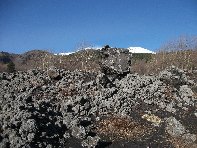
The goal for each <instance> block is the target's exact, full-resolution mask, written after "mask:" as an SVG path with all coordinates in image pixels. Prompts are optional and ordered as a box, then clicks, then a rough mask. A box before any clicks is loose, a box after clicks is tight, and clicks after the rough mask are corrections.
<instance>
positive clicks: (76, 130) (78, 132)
mask: <svg viewBox="0 0 197 148" xmlns="http://www.w3.org/2000/svg"><path fill="white" fill-rule="evenodd" d="M71 134H72V136H74V137H76V138H79V139H83V138H84V137H85V135H86V132H85V128H84V127H83V126H79V127H77V126H75V127H73V128H72V133H71Z"/></svg>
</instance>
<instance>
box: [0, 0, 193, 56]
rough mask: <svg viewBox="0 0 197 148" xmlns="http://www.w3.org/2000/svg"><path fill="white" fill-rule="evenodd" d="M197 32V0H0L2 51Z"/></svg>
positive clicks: (155, 41)
mask: <svg viewBox="0 0 197 148" xmlns="http://www.w3.org/2000/svg"><path fill="white" fill-rule="evenodd" d="M185 34H186V35H197V0H0V51H7V52H14V53H23V52H25V51H28V50H31V49H50V50H51V51H52V52H65V51H72V50H75V48H76V46H77V45H78V44H79V43H81V42H84V41H85V42H88V43H91V44H92V45H95V46H103V45H105V44H109V45H110V46H113V47H129V46H141V47H144V48H148V49H150V50H156V49H157V48H159V47H160V46H161V45H162V44H163V43H165V42H166V41H168V40H170V39H174V38H176V37H178V36H180V35H185Z"/></svg>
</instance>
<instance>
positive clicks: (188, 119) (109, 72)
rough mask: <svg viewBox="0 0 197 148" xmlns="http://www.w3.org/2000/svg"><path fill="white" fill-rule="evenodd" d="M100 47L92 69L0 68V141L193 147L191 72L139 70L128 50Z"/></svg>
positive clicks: (33, 146) (4, 146) (196, 97)
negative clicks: (97, 67) (97, 68)
mask: <svg viewBox="0 0 197 148" xmlns="http://www.w3.org/2000/svg"><path fill="white" fill-rule="evenodd" d="M103 54H104V55H105V56H104V57H105V58H104V59H103V61H102V62H101V67H102V70H101V71H100V72H99V73H91V72H82V71H78V70H75V71H66V70H63V69H56V68H54V67H51V68H50V69H48V70H46V71H42V70H38V69H32V70H28V71H18V72H15V73H5V72H4V73H0V92H1V93H0V148H37V147H40V148H82V147H87V148H92V147H96V148H104V147H106V148H123V147H124V148H125V147H128V148H131V147H132V148H135V147H136V148H139V147H142V148H147V147H149V148H158V147H160V148H164V147H165V148H196V147H197V93H196V90H197V82H196V80H195V79H194V77H190V75H189V74H188V72H187V71H184V70H181V69H178V68H176V67H174V66H171V67H169V68H167V69H166V70H164V71H161V72H160V73H159V74H158V75H142V76H141V75H138V74H137V73H132V69H129V68H130V61H131V58H132V56H131V55H130V53H129V52H128V51H127V50H121V49H105V51H103ZM192 73H193V74H196V75H197V71H193V72H192Z"/></svg>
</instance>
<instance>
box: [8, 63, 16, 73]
mask: <svg viewBox="0 0 197 148" xmlns="http://www.w3.org/2000/svg"><path fill="white" fill-rule="evenodd" d="M7 70H8V72H15V71H16V69H15V64H14V63H13V62H9V63H8V65H7Z"/></svg>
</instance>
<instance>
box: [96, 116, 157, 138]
mask: <svg viewBox="0 0 197 148" xmlns="http://www.w3.org/2000/svg"><path fill="white" fill-rule="evenodd" d="M97 125H98V126H97V132H98V133H99V134H100V135H101V136H104V137H108V138H109V139H110V140H112V141H113V140H136V139H138V140H139V139H140V138H142V137H144V136H147V135H149V134H150V133H152V132H153V129H152V128H151V127H150V126H147V125H142V124H140V123H138V122H136V121H133V120H131V119H128V118H125V117H116V116H115V117H114V116H113V117H108V118H106V119H103V120H101V121H99V122H98V124H97Z"/></svg>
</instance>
